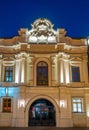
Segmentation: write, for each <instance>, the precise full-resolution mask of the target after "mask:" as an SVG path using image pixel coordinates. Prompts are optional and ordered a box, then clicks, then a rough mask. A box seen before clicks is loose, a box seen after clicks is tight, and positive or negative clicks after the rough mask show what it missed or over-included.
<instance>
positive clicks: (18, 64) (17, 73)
mask: <svg viewBox="0 0 89 130" xmlns="http://www.w3.org/2000/svg"><path fill="white" fill-rule="evenodd" d="M20 67H21V61H20V60H16V65H15V83H20V74H21V73H20Z"/></svg>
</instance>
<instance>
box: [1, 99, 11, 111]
mask: <svg viewBox="0 0 89 130" xmlns="http://www.w3.org/2000/svg"><path fill="white" fill-rule="evenodd" d="M3 112H11V99H10V98H4V99H3Z"/></svg>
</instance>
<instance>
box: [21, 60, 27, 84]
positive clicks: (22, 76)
mask: <svg viewBox="0 0 89 130" xmlns="http://www.w3.org/2000/svg"><path fill="white" fill-rule="evenodd" d="M25 64H26V60H25V58H22V61H21V83H25V82H26V80H25V79H26V66H25Z"/></svg>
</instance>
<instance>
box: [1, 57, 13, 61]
mask: <svg viewBox="0 0 89 130" xmlns="http://www.w3.org/2000/svg"><path fill="white" fill-rule="evenodd" d="M3 61H14V58H12V57H5V58H4V59H3Z"/></svg>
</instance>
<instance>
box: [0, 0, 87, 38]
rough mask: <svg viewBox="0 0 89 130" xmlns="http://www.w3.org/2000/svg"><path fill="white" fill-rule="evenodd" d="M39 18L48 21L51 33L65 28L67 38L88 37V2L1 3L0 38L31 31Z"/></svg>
mask: <svg viewBox="0 0 89 130" xmlns="http://www.w3.org/2000/svg"><path fill="white" fill-rule="evenodd" d="M38 18H47V19H49V20H50V21H51V22H52V23H53V24H54V29H57V28H65V29H66V31H67V36H70V37H75V38H80V37H87V36H89V0H0V38H9V37H13V36H16V35H18V30H19V29H20V28H28V29H31V26H30V25H31V24H32V23H33V22H34V21H35V20H36V19H38Z"/></svg>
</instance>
